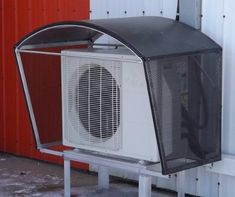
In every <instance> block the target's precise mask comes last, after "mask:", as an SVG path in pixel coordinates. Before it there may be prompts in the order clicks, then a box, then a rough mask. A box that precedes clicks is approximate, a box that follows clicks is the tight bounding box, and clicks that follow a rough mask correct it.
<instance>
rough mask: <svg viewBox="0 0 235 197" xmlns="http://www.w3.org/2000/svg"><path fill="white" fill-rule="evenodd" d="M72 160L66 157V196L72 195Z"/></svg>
mask: <svg viewBox="0 0 235 197" xmlns="http://www.w3.org/2000/svg"><path fill="white" fill-rule="evenodd" d="M70 170H71V169H70V160H69V159H67V158H64V196H65V197H70V196H71V190H70V187H71V184H70V180H71V175H70Z"/></svg>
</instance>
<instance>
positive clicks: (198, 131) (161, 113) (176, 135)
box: [145, 53, 221, 174]
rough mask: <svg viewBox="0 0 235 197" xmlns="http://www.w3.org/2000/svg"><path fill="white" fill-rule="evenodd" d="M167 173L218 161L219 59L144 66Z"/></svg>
mask: <svg viewBox="0 0 235 197" xmlns="http://www.w3.org/2000/svg"><path fill="white" fill-rule="evenodd" d="M145 70H146V76H147V82H148V85H149V93H150V100H151V104H152V112H153V116H154V122H155V127H156V132H157V137H158V144H159V151H160V154H161V159H162V167H163V174H170V173H173V172H177V171H180V170H184V169H188V168H191V167H196V166H199V165H203V164H206V163H211V162H213V161H217V160H219V159H220V155H221V154H220V153H221V148H220V140H221V136H220V135H221V54H220V53H204V54H195V55H188V56H179V57H171V58H164V59H158V60H156V61H150V62H147V63H146V64H145Z"/></svg>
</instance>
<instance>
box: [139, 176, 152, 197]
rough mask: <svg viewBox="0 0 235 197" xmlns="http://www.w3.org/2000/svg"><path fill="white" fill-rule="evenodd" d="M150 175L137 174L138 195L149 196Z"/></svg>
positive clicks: (150, 189)
mask: <svg viewBox="0 0 235 197" xmlns="http://www.w3.org/2000/svg"><path fill="white" fill-rule="evenodd" d="M151 181H152V177H151V176H146V175H139V197H142V196H144V197H151V191H152V183H151Z"/></svg>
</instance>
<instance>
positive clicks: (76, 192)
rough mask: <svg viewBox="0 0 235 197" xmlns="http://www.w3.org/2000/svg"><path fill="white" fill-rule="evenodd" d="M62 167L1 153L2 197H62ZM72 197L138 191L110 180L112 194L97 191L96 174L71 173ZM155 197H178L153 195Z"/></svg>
mask: <svg viewBox="0 0 235 197" xmlns="http://www.w3.org/2000/svg"><path fill="white" fill-rule="evenodd" d="M63 187H64V186H63V167H62V166H58V165H53V164H48V163H44V162H39V161H35V160H30V159H25V158H20V157H15V156H12V155H7V154H1V153H0V197H5V196H6V197H8V196H14V197H18V196H19V197H21V196H22V197H23V196H32V197H41V196H43V197H44V196H45V197H54V196H55V197H57V196H58V197H60V196H63ZM72 196H73V197H76V196H78V197H110V196H111V197H136V196H138V188H137V185H135V184H127V183H124V182H122V181H120V179H116V178H111V185H110V189H109V190H103V191H100V190H97V176H96V175H95V174H91V173H87V172H82V171H75V170H72ZM152 196H153V197H174V196H176V194H171V193H166V192H163V191H154V192H153V194H152Z"/></svg>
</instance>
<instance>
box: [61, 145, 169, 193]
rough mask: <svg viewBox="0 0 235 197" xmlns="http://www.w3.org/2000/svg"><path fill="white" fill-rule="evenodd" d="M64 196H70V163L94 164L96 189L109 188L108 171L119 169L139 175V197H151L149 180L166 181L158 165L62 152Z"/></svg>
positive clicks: (83, 152)
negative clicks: (158, 179) (154, 178)
mask: <svg viewBox="0 0 235 197" xmlns="http://www.w3.org/2000/svg"><path fill="white" fill-rule="evenodd" d="M63 156H64V176H65V177H64V181H65V183H64V195H65V196H66V197H67V196H70V195H71V193H70V161H78V162H85V163H88V164H95V165H97V166H99V168H98V188H99V189H108V188H109V169H112V168H115V169H121V170H123V171H128V172H133V173H136V174H139V197H151V178H152V177H162V178H166V179H168V178H169V177H168V176H164V175H162V173H161V168H159V166H160V163H158V164H152V163H151V164H141V163H139V162H138V161H129V160H123V159H118V158H110V157H105V156H101V155H99V156H98V155H97V154H95V153H92V152H89V151H82V150H78V149H75V150H72V151H64V152H63Z"/></svg>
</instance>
